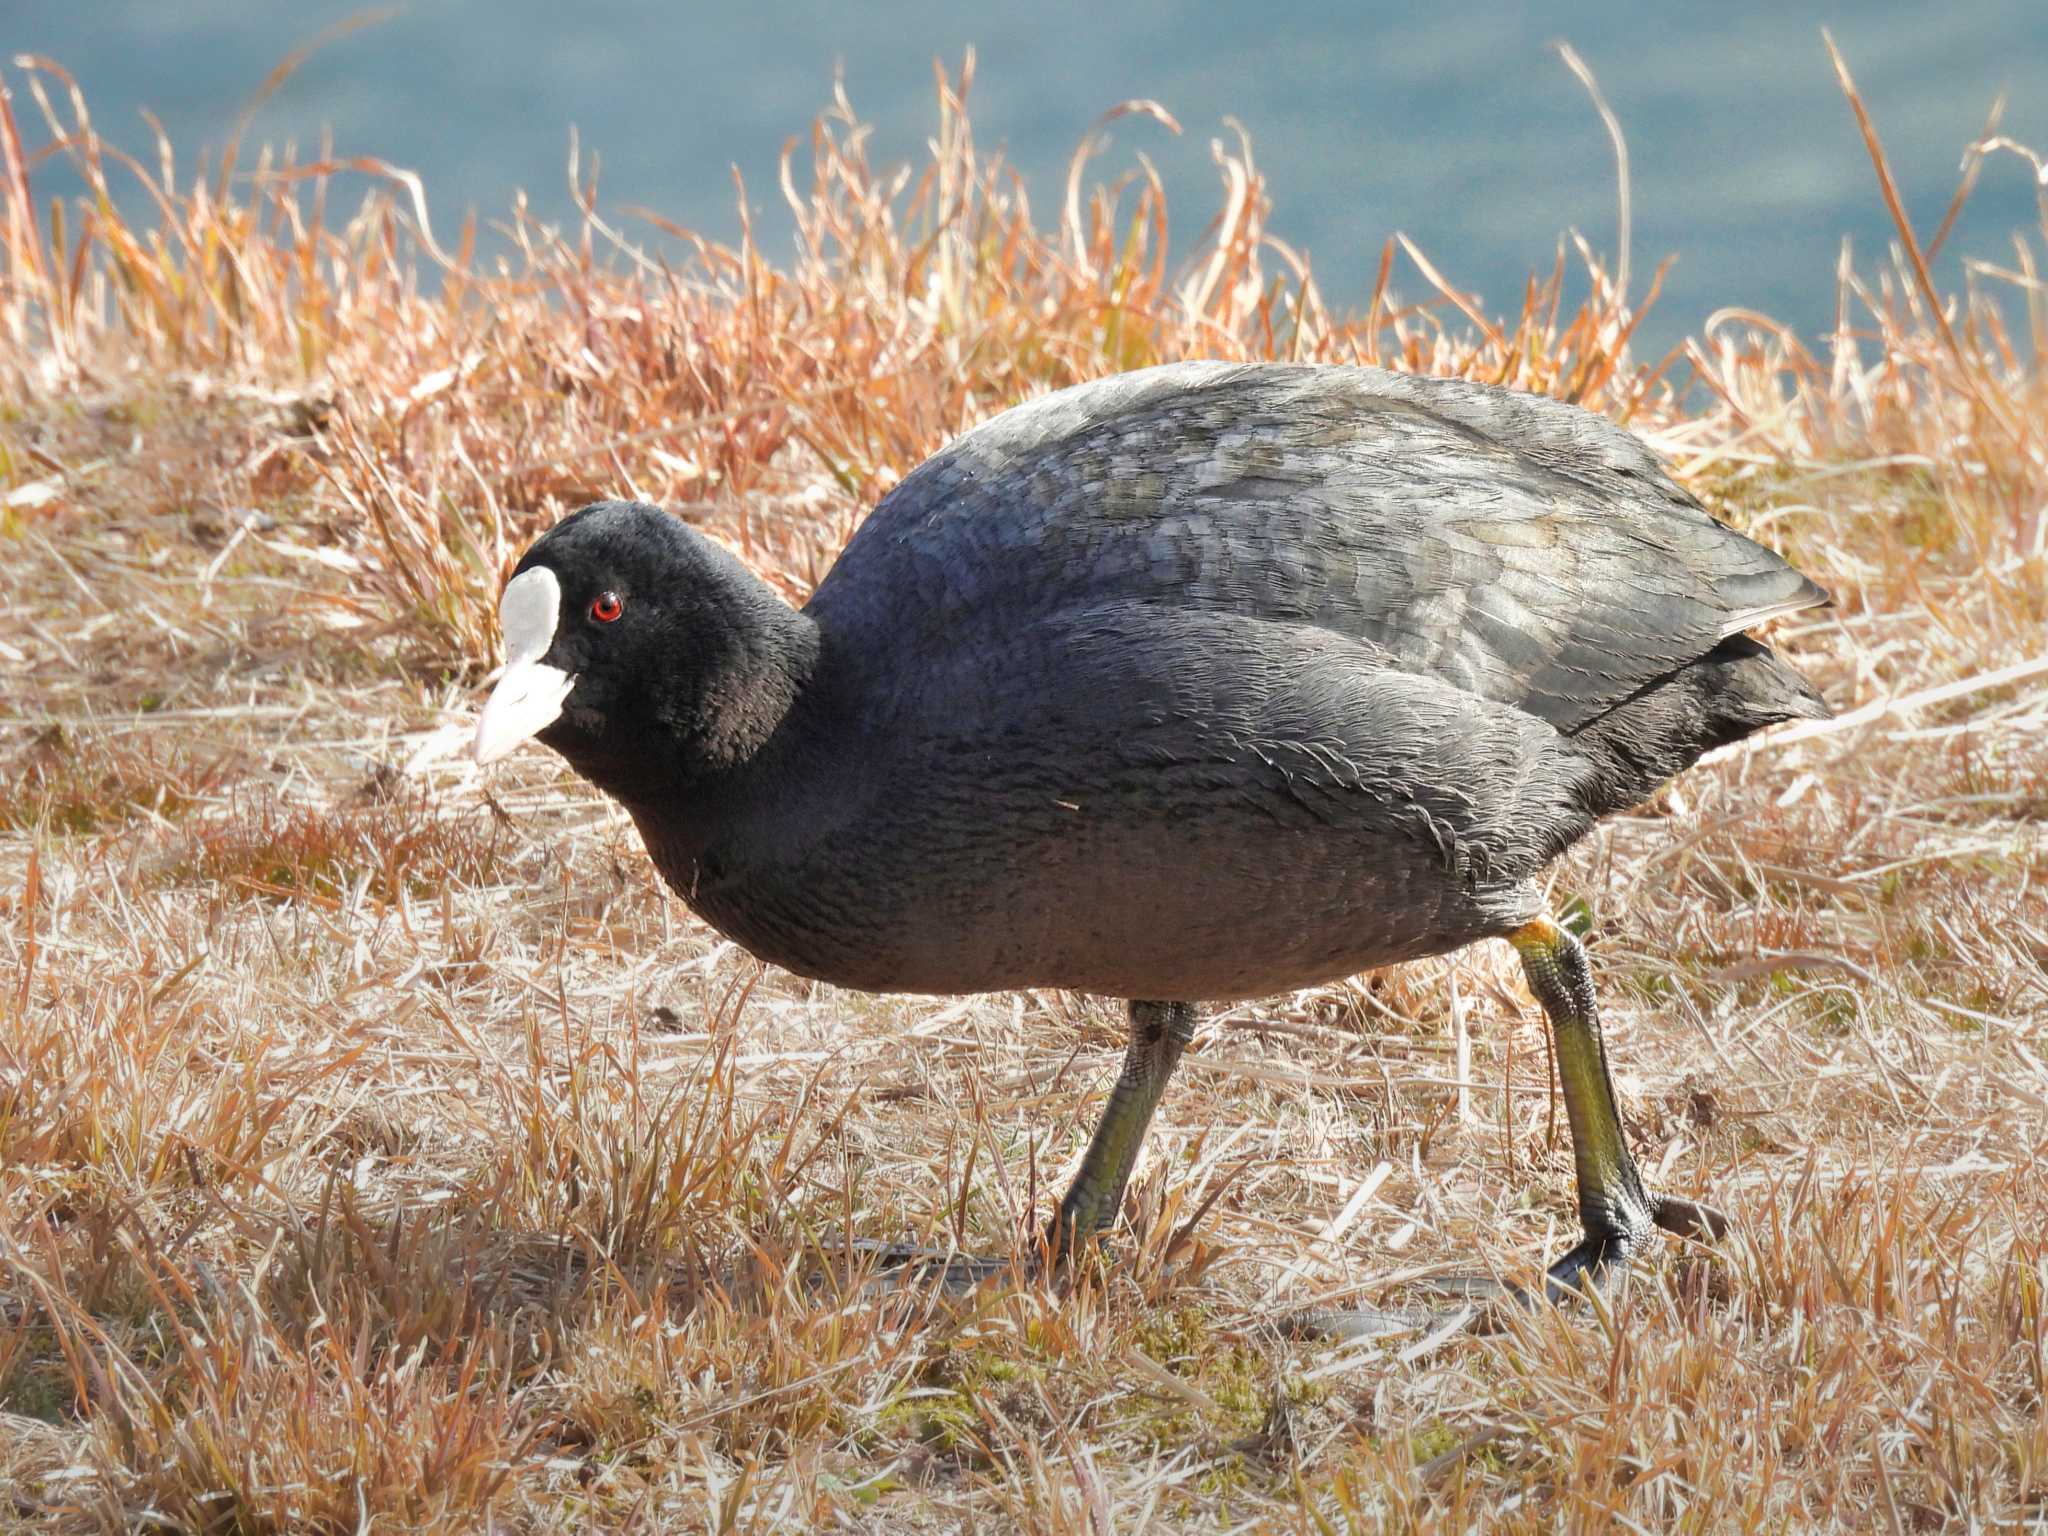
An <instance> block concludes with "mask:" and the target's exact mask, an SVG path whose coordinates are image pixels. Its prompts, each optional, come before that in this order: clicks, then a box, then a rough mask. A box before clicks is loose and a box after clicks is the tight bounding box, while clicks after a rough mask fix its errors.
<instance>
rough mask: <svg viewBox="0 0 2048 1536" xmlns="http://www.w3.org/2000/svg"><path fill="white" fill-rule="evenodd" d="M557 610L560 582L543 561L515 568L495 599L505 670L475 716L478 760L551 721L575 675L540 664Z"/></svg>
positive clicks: (490, 757) (497, 753)
mask: <svg viewBox="0 0 2048 1536" xmlns="http://www.w3.org/2000/svg"><path fill="white" fill-rule="evenodd" d="M561 612H562V584H561V583H560V582H559V581H557V580H556V579H555V573H554V572H553V571H551V570H549V569H548V568H547V567H546V566H544V565H536V566H533V567H532V568H531V569H528V570H524V571H521V572H520V573H519V574H518V575H517V576H514V577H513V578H512V580H511V581H510V582H508V583H506V586H505V595H504V596H503V597H501V598H500V599H498V628H499V630H500V632H501V633H502V634H503V635H504V637H505V671H504V675H503V676H501V677H500V678H499V679H498V686H497V687H495V688H493V689H492V690H491V696H490V697H489V698H488V699H486V700H484V707H483V713H482V714H481V715H479V716H478V717H477V722H476V744H475V745H474V746H473V747H472V748H471V749H470V753H471V755H472V756H473V757H475V758H476V760H477V761H478V762H479V763H494V762H496V761H497V760H498V759H499V758H501V757H503V756H504V755H505V754H506V753H507V752H510V751H511V750H512V749H513V748H514V747H516V746H518V745H519V743H521V742H522V741H524V740H526V739H527V738H528V737H529V736H531V735H533V734H534V733H535V732H536V731H543V730H546V729H547V728H548V726H550V725H552V724H553V723H554V721H555V720H556V718H557V717H558V716H559V715H560V714H561V713H562V701H563V700H564V699H566V698H568V697H569V690H570V689H571V688H574V687H575V686H576V679H575V678H574V677H572V676H570V675H569V674H568V673H567V672H564V671H563V670H562V669H561V668H560V667H550V666H547V665H545V664H543V663H542V661H541V657H543V656H545V655H547V653H548V647H550V646H551V645H553V644H554V643H555V624H556V621H557V620H558V619H559V618H560V617H561Z"/></svg>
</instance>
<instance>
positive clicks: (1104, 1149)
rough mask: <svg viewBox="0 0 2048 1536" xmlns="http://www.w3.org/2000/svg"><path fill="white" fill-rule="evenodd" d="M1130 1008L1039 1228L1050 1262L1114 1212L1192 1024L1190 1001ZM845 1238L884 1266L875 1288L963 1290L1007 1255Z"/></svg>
mask: <svg viewBox="0 0 2048 1536" xmlns="http://www.w3.org/2000/svg"><path fill="white" fill-rule="evenodd" d="M1130 1012H1131V1042H1130V1045H1129V1047H1128V1048H1127V1049H1126V1050H1125V1052H1124V1068H1123V1071H1122V1072H1121V1073H1119V1074H1118V1075H1117V1080H1116V1083H1115V1084H1114V1086H1112V1087H1111V1088H1110V1090H1109V1103H1108V1104H1106V1105H1105V1106H1103V1110H1102V1119H1101V1120H1100V1121H1099V1122H1097V1124H1096V1127H1095V1134H1094V1136H1093V1137H1091V1138H1090V1139H1089V1142H1088V1150H1087V1151H1086V1152H1085V1153H1083V1154H1082V1157H1081V1169H1080V1172H1078V1173H1076V1174H1075V1175H1074V1182H1073V1184H1072V1186H1071V1187H1070V1188H1069V1189H1068V1190H1067V1193H1066V1196H1065V1198H1063V1199H1062V1200H1061V1201H1060V1205H1059V1210H1058V1211H1057V1212H1056V1213H1055V1214H1054V1216H1053V1219H1052V1222H1051V1225H1050V1228H1049V1230H1048V1231H1047V1233H1046V1248H1047V1251H1048V1252H1049V1253H1050V1254H1051V1255H1052V1257H1053V1259H1054V1260H1055V1262H1057V1261H1058V1260H1059V1259H1061V1258H1063V1257H1065V1256H1066V1255H1068V1254H1070V1253H1072V1252H1073V1251H1074V1250H1075V1249H1076V1248H1077V1247H1079V1246H1080V1245H1081V1244H1083V1243H1085V1242H1087V1241H1088V1239H1089V1238H1091V1237H1093V1236H1094V1235H1095V1234H1096V1233H1098V1232H1100V1231H1101V1230H1102V1229H1103V1228H1104V1227H1106V1226H1108V1225H1109V1224H1110V1223H1111V1222H1113V1221H1115V1220H1116V1215H1117V1211H1118V1210H1119V1209H1120V1208H1121V1207H1122V1205H1123V1199H1124V1185H1125V1184H1126V1183H1128V1182H1129V1181H1130V1177H1131V1169H1132V1167H1133V1166H1134V1165H1135V1164H1136V1163H1137V1161H1138V1148H1139V1146H1140V1145H1141V1144H1142V1143H1143V1142H1144V1140H1145V1131H1146V1128H1147V1127H1148V1126H1150V1125H1151V1124H1152V1114H1153V1111H1154V1110H1156V1109H1158V1107H1159V1098H1160V1095H1161V1094H1163V1093H1164V1092H1165V1091H1166V1082H1167V1079H1168V1078H1170V1077H1171V1076H1173V1068H1174V1065H1175V1063H1177V1062H1178V1061H1179V1060H1180V1053H1181V1052H1182V1050H1184V1049H1185V1048H1186V1046H1187V1043H1188V1039H1189V1037H1190V1036H1192V1035H1193V1034H1194V1032H1195V1005H1194V1004H1193V1003H1156V1002H1133V1003H1132V1004H1131V1010H1130ZM848 1246H849V1247H851V1248H852V1249H853V1250H854V1251H855V1252H857V1253H862V1254H867V1255H871V1256H872V1257H874V1258H875V1259H877V1260H879V1261H880V1263H881V1265H882V1266H883V1273H881V1274H880V1275H878V1276H877V1277H876V1279H875V1280H874V1281H873V1282H872V1286H871V1288H872V1289H873V1290H874V1291H876V1292H878V1293H887V1292H892V1291H896V1290H900V1289H902V1288H903V1286H904V1285H905V1283H906V1282H908V1281H911V1280H919V1281H930V1280H937V1281H938V1283H939V1284H940V1285H942V1286H943V1287H945V1289H947V1290H949V1291H955V1292H964V1291H968V1290H971V1289H973V1288H974V1287H975V1286H977V1285H980V1284H981V1283H982V1282H983V1281H985V1280H988V1279H991V1278H993V1277H995V1276H998V1275H1002V1274H1005V1273H1007V1272H1009V1271H1010V1269H1011V1261H1010V1260H1008V1259H992V1258H973V1257H969V1256H967V1255H963V1254H949V1253H942V1252H939V1251H936V1250H933V1249H925V1248H912V1247H906V1246H904V1245H902V1244H899V1243H869V1242H861V1241H858V1240H856V1241H855V1242H853V1243H851V1244H849V1245H848Z"/></svg>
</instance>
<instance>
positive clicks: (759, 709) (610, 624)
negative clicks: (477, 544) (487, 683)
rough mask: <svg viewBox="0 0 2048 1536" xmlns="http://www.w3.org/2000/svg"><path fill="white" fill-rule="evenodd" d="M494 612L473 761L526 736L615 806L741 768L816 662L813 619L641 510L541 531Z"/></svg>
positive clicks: (590, 516)
mask: <svg viewBox="0 0 2048 1536" xmlns="http://www.w3.org/2000/svg"><path fill="white" fill-rule="evenodd" d="M498 612H499V618H500V622H501V624H502V625H503V629H504V637H505V663H506V664H505V673H504V676H503V677H502V678H501V679H500V680H499V682H498V685H497V687H496V688H495V689H494V690H493V691H492V694H491V697H490V699H489V700H488V701H487V702H486V703H485V705H484V710H483V715H482V717H481V719H480V720H479V721H478V725H477V736H476V747H475V752H476V758H477V761H478V762H490V761H493V760H494V759H496V758H499V757H502V756H504V755H505V753H507V752H509V751H511V750H512V748H514V747H515V746H517V745H518V744H519V743H520V742H522V741H524V740H526V739H527V738H528V737H536V738H538V739H539V740H540V741H542V742H544V743H546V744H547V745H548V746H550V747H553V748H554V749H555V750H556V751H557V752H560V753H561V754H562V755H563V756H564V757H566V758H567V759H568V760H569V762H570V763H571V764H572V765H573V766H574V767H575V768H576V769H577V771H578V772H580V773H582V774H583V775H584V776H585V777H586V778H589V779H591V780H592V781H593V782H595V783H596V784H598V785H599V786H600V787H602V788H604V789H607V790H610V791H612V792H613V793H614V794H618V795H620V796H622V797H630V796H636V795H644V794H651V793H660V792H662V791H664V790H667V789H671V788H675V787H679V786H680V785H682V784H685V783H687V782H688V781H689V780H690V779H691V778H693V777H696V776H700V775H702V774H704V773H707V772H713V771H717V770H719V769H722V768H728V767H731V766H733V765H735V764H736V763H739V762H742V761H744V760H745V758H746V757H747V755H748V754H749V753H750V752H752V751H753V750H754V749H755V748H756V747H758V746H759V744H760V743H761V741H762V740H764V739H765V738H766V736H767V735H768V734H769V733H770V732H772V731H773V729H774V727H775V723H776V722H777V721H778V720H780V719H781V717H782V715H783V714H784V713H785V712H786V711H787V710H788V707H789V703H790V700H791V698H792V697H793V695H794V691H795V689H796V688H797V687H798V686H800V685H801V683H802V680H803V674H804V672H805V670H806V668H807V665H808V662H809V659H810V658H811V657H812V656H813V655H814V654H815V643H814V642H812V641H811V640H810V638H809V637H810V635H811V628H810V625H809V621H808V620H805V619H804V618H803V617H802V616H801V615H798V614H796V613H794V612H792V611H791V610H790V608H789V607H788V606H787V605H786V604H785V603H783V602H782V601H781V600H780V599H779V598H777V597H776V596H775V594H774V593H773V592H771V591H770V590H769V589H768V588H767V587H766V586H764V585H763V584H762V583H761V582H760V581H759V580H758V579H757V578H755V577H754V575H753V574H752V573H751V572H749V571H748V570H747V569H746V567H745V566H743V565H741V564H740V562H739V561H738V560H736V559H734V558H733V557H732V556H731V555H729V554H727V553H726V552H725V551H724V550H722V549H720V548H719V547H718V546H717V545H715V544H713V543H711V542H710V541H709V540H708V539H705V538H703V537H701V536H700V535H698V534H696V533H693V532H691V531H690V530H689V529H688V528H686V527H684V526H683V524H682V523H680V522H679V521H677V520H676V519H675V518H673V517H671V516H669V515H668V514H667V513H665V512H662V511H660V510H658V509H656V508H654V507H650V506H645V505H642V504H640V503H638V502H624V501H601V502H597V503H595V504H594V505H591V506H588V507H585V508H583V509H582V510H581V511H578V512H575V513H572V514H571V515H570V516H568V517H566V518H564V519H563V520H562V521H561V522H560V523H558V524H556V525H555V526H554V527H553V528H551V529H549V530H548V532H547V533H545V534H543V535H542V536H541V537H540V538H539V539H538V540H536V541H535V543H534V545H533V547H532V548H531V549H529V550H527V552H526V554H525V556H524V557H523V558H522V559H521V560H520V562H519V565H518V567H517V569H515V570H514V571H513V573H512V579H511V580H510V581H509V582H507V583H506V586H505V594H504V597H503V598H502V599H501V600H500V604H499V610H498Z"/></svg>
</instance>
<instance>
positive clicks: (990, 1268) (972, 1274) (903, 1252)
mask: <svg viewBox="0 0 2048 1536" xmlns="http://www.w3.org/2000/svg"><path fill="white" fill-rule="evenodd" d="M841 1255H854V1256H857V1257H858V1258H860V1259H864V1260H872V1261H873V1264H874V1268H875V1272H874V1273H873V1274H872V1275H870V1276H869V1277H868V1278H867V1280H866V1281H865V1282H864V1283H863V1284H862V1286H861V1294H862V1295H863V1296H867V1297H875V1296H895V1295H900V1294H901V1293H903V1292H905V1291H911V1290H916V1289H919V1288H921V1287H924V1286H929V1285H934V1284H936V1285H937V1286H938V1287H939V1288H940V1289H941V1290H943V1291H944V1292H945V1293H946V1294H947V1295H948V1296H965V1295H967V1294H968V1293H969V1292H970V1291H973V1290H975V1289H976V1288H977V1287H979V1286H981V1285H984V1284H986V1283H987V1282H988V1281H990V1280H993V1279H995V1278H997V1277H998V1276H1001V1275H1011V1274H1015V1275H1028V1274H1029V1273H1030V1272H1031V1268H1032V1267H1031V1266H1024V1265H1020V1264H1018V1263H1017V1262H1016V1261H1015V1260H1012V1259H994V1258H980V1257H977V1256H975V1255H973V1254H964V1253H954V1252H950V1251H948V1250H947V1249H944V1248H920V1247H918V1246H916V1245H915V1244H912V1243H884V1242H877V1241H876V1240H874V1239H873V1238H860V1237H857V1238H854V1239H852V1240H851V1241H849V1242H847V1243H844V1244H842V1245H838V1246H835V1247H833V1248H830V1249H828V1250H827V1257H828V1258H838V1257H839V1256H841ZM821 1278H822V1277H813V1284H816V1283H818V1280H819V1279H821Z"/></svg>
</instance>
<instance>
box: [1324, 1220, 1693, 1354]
mask: <svg viewBox="0 0 2048 1536" xmlns="http://www.w3.org/2000/svg"><path fill="white" fill-rule="evenodd" d="M1730 1225H1731V1224H1730V1222H1729V1220H1728V1218H1727V1217H1726V1216H1725V1215H1723V1214H1722V1213H1721V1212H1720V1211H1717V1210H1715V1209H1714V1208H1713V1207H1712V1206H1710V1205H1701V1204H1699V1203H1698V1202H1696V1201H1692V1200H1684V1199H1680V1198H1678V1197H1677V1196H1675V1195H1650V1196H1648V1197H1647V1198H1646V1200H1645V1201H1644V1204H1643V1206H1642V1207H1641V1208H1640V1209H1636V1210H1632V1211H1629V1212H1627V1213H1626V1214H1624V1213H1619V1212H1617V1213H1612V1214H1606V1213H1603V1214H1602V1216H1601V1217H1600V1218H1599V1219H1598V1220H1597V1221H1596V1222H1595V1223H1593V1224H1591V1225H1589V1227H1588V1230H1587V1233H1586V1235H1585V1237H1584V1238H1582V1239H1581V1240H1580V1241H1579V1243H1578V1245H1577V1246H1576V1247H1574V1248H1573V1249H1572V1250H1571V1251H1570V1252H1568V1253H1566V1254H1565V1255H1564V1256H1563V1257H1562V1258H1560V1259H1559V1260H1558V1261H1557V1262H1556V1263H1554V1264H1552V1265H1551V1266H1550V1268H1549V1269H1547V1270H1546V1271H1544V1276H1543V1286H1542V1289H1541V1290H1540V1291H1539V1290H1537V1289H1535V1288H1533V1287H1530V1286H1525V1285H1517V1284H1514V1283H1513V1282H1511V1281H1505V1280H1496V1279H1495V1278H1493V1277H1492V1276H1491V1275H1449V1276H1445V1277H1443V1278H1442V1279H1439V1280H1433V1281H1430V1282H1428V1283H1427V1286H1426V1289H1428V1290H1429V1291H1430V1292H1431V1293H1433V1294H1435V1295H1438V1296H1443V1297H1450V1298H1455V1304H1454V1305H1451V1306H1448V1307H1395V1308H1386V1309H1382V1308H1378V1307H1362V1308H1356V1309H1341V1310H1323V1311H1314V1312H1303V1313H1299V1314H1296V1315H1295V1316H1293V1317H1289V1318H1287V1319H1285V1320H1284V1323H1283V1325H1284V1326H1285V1328H1286V1329H1287V1331H1288V1332H1290V1333H1293V1334H1295V1335H1297V1336H1302V1337H1311V1338H1321V1339H1329V1340H1333V1341H1348V1340H1352V1339H1365V1338H1378V1337H1382V1336H1389V1335H1395V1334H1421V1335H1424V1336H1426V1337H1429V1338H1435V1337H1437V1336H1438V1335H1441V1337H1442V1339H1445V1340H1447V1339H1451V1338H1455V1337H1457V1336H1458V1335H1459V1334H1462V1333H1467V1332H1471V1331H1474V1330H1475V1329H1478V1328H1480V1327H1482V1326H1483V1325H1484V1324H1485V1323H1486V1321H1487V1318H1488V1312H1489V1309H1490V1308H1492V1307H1495V1306H1498V1305H1500V1304H1501V1303H1508V1304H1511V1305H1514V1306H1517V1307H1522V1308H1532V1307H1534V1306H1535V1305H1536V1303H1537V1302H1538V1301H1539V1300H1540V1301H1547V1302H1550V1303H1553V1304H1555V1303H1559V1302H1564V1301H1568V1300H1571V1299H1573V1298H1574V1297H1578V1296H1583V1295H1585V1294H1587V1293H1588V1292H1594V1293H1597V1294H1599V1295H1600V1296H1601V1297H1602V1298H1603V1299H1605V1298H1608V1297H1611V1296H1612V1295H1613V1294H1614V1293H1615V1291H1616V1289H1617V1288H1618V1287H1619V1285H1620V1284H1621V1281H1622V1279H1623V1278H1624V1277H1625V1276H1626V1275H1627V1273H1628V1267H1629V1265H1630V1263H1631V1262H1633V1261H1634V1259H1635V1258H1636V1257H1637V1256H1638V1255H1639V1254H1641V1253H1642V1251H1643V1250H1644V1249H1645V1248H1646V1247H1648V1246H1649V1242H1650V1234H1651V1233H1652V1232H1654V1231H1656V1230H1658V1229H1659V1228H1661V1229H1662V1230H1664V1231H1666V1232H1670V1233H1673V1234H1675V1235H1677V1236H1679V1237H1689V1238H1696V1239H1699V1240H1701V1241H1715V1240H1718V1239H1720V1238H1722V1237H1725V1236H1726V1235H1727V1233H1728V1230H1729V1227H1730Z"/></svg>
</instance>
